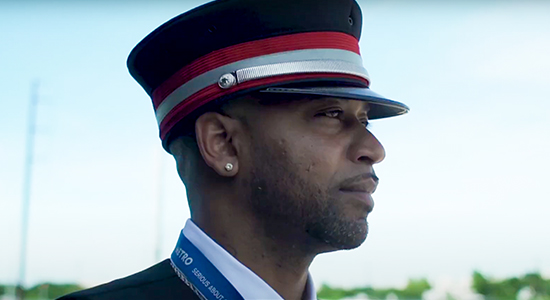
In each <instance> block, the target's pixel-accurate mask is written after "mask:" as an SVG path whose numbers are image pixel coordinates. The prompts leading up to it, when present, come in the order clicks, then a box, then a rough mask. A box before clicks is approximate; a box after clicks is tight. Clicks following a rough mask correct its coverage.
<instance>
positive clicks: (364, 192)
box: [340, 174, 378, 213]
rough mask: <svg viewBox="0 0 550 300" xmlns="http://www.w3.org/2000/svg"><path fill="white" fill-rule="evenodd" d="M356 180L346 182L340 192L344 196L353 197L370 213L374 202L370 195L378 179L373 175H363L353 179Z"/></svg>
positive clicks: (374, 189)
mask: <svg viewBox="0 0 550 300" xmlns="http://www.w3.org/2000/svg"><path fill="white" fill-rule="evenodd" d="M355 178H356V180H354V181H351V182H350V181H348V182H347V183H346V184H344V185H343V186H342V187H341V188H340V192H341V193H343V194H345V195H346V196H349V197H353V198H355V199H357V200H359V201H360V202H362V203H364V204H365V205H366V206H367V207H368V208H367V210H368V212H369V213H370V212H371V211H372V209H373V208H374V200H373V199H372V194H373V193H374V192H375V191H376V187H377V186H378V177H376V175H374V174H363V175H360V176H358V177H355Z"/></svg>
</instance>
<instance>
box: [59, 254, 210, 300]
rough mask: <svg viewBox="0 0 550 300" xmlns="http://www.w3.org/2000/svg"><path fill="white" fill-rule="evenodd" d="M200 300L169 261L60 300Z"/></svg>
mask: <svg viewBox="0 0 550 300" xmlns="http://www.w3.org/2000/svg"><path fill="white" fill-rule="evenodd" d="M123 299H124V300H187V299H189V300H191V299H192V300H200V298H199V297H198V296H197V295H196V294H195V293H194V292H193V291H192V290H191V289H190V288H189V287H188V286H187V285H186V284H185V283H184V282H183V281H182V280H181V279H180V278H179V277H178V275H177V274H176V273H175V272H174V269H173V268H172V266H171V265H170V260H169V259H166V260H164V261H162V262H160V263H158V264H156V265H154V266H152V267H150V268H149V269H146V270H144V271H141V272H139V273H136V274H134V275H130V276H128V277H125V278H122V279H118V280H115V281H112V282H109V283H106V284H103V285H100V286H96V287H94V288H91V289H87V290H83V291H79V292H76V293H73V294H70V295H66V296H63V297H61V298H59V299H58V300H123Z"/></svg>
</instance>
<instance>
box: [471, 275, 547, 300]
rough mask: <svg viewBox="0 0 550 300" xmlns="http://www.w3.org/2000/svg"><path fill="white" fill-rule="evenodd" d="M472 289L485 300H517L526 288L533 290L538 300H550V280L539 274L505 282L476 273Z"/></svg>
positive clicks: (508, 279) (505, 280) (514, 278)
mask: <svg viewBox="0 0 550 300" xmlns="http://www.w3.org/2000/svg"><path fill="white" fill-rule="evenodd" d="M472 288H473V289H474V291H476V292H477V293H478V294H481V295H483V296H485V299H498V300H516V299H517V298H516V297H517V295H518V292H519V291H520V290H522V289H524V288H528V289H530V290H531V293H532V294H533V298H531V299H534V300H535V299H536V300H550V279H544V278H542V276H541V275H540V274H539V273H530V274H526V275H525V276H523V277H512V278H506V279H503V280H494V279H489V278H487V277H485V276H483V275H482V274H481V273H480V272H478V271H475V272H474V274H473V278H472Z"/></svg>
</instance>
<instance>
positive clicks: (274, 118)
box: [241, 98, 385, 251]
mask: <svg viewBox="0 0 550 300" xmlns="http://www.w3.org/2000/svg"><path fill="white" fill-rule="evenodd" d="M367 111H368V105H367V104H366V103H365V102H361V101H353V100H339V99H335V98H323V99H316V100H307V99H305V100H298V101H292V102H288V103H285V104H276V105H266V106H259V107H258V108H257V109H255V110H254V113H251V114H249V115H248V116H247V117H246V118H247V120H248V125H249V130H250V143H251V145H250V148H249V149H250V153H248V155H247V157H245V158H244V159H246V160H247V161H246V164H241V166H242V171H245V172H244V173H245V174H246V175H245V176H246V179H245V181H244V184H245V185H246V186H247V187H245V188H246V189H248V188H250V194H249V200H250V203H251V207H252V209H253V210H254V212H255V214H256V216H257V217H258V219H260V220H262V221H263V222H264V224H265V227H266V229H267V230H268V231H269V232H271V233H273V234H275V233H274V232H276V231H277V230H281V229H282V228H286V229H288V228H289V226H290V228H291V229H296V230H298V231H297V232H298V233H300V232H302V233H306V234H307V236H308V237H310V238H312V239H310V240H311V241H312V243H314V244H317V246H316V247H317V248H318V247H319V244H320V245H321V248H322V249H323V251H330V250H335V249H351V248H355V247H358V246H359V245H361V243H363V241H364V240H365V238H366V236H367V231H368V225H367V220H366V218H367V215H368V214H369V213H370V212H371V211H372V209H373V206H374V202H373V200H372V198H371V194H372V193H373V192H374V190H375V188H376V185H377V183H378V179H377V178H376V176H375V175H374V170H373V167H372V166H373V164H375V163H378V162H380V161H382V160H383V159H384V156H385V152H384V149H383V147H382V145H381V144H380V143H379V142H378V140H377V139H376V138H375V137H374V136H373V135H372V134H371V133H370V132H369V130H367V129H366V124H367ZM243 169H244V170H243ZM286 229H285V230H286Z"/></svg>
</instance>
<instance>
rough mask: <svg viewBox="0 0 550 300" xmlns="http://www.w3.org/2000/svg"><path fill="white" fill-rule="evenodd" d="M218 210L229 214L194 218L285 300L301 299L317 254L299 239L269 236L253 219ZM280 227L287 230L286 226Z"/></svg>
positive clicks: (203, 228)
mask: <svg viewBox="0 0 550 300" xmlns="http://www.w3.org/2000/svg"><path fill="white" fill-rule="evenodd" d="M217 211H224V212H225V213H226V214H225V215H224V216H219V215H216V216H214V215H212V214H209V215H208V216H202V217H201V216H199V215H194V216H193V221H194V222H195V224H197V226H199V227H200V228H201V229H202V230H203V231H204V232H205V233H206V234H208V235H209V236H210V237H211V238H212V239H214V240H215V241H216V242H217V243H218V244H219V245H220V246H222V247H223V248H224V249H225V250H227V252H229V253H230V254H231V255H232V256H233V257H235V258H236V259H237V260H239V261H240V262H241V263H242V264H244V265H245V266H247V267H248V268H249V269H250V270H252V271H253V272H254V273H256V275H258V276H259V277H261V278H262V279H263V280H264V281H265V282H266V283H267V284H269V286H271V287H272V288H273V289H274V290H275V291H276V292H277V293H279V295H281V297H282V298H283V299H294V300H300V299H302V296H303V294H304V291H305V287H306V283H307V278H308V268H309V265H310V264H311V262H312V261H313V258H314V257H315V254H312V253H309V252H308V251H305V250H304V247H303V245H302V244H301V243H300V239H298V238H295V239H282V238H280V237H276V236H269V235H266V234H265V231H264V230H263V229H262V228H261V225H260V224H256V222H254V221H250V220H249V219H247V218H238V217H235V216H232V214H231V213H228V211H225V210H220V209H218V210H217ZM210 213H214V212H212V211H210ZM214 214H216V213H214ZM280 230H281V231H282V232H285V229H284V228H280ZM302 243H303V239H302Z"/></svg>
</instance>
